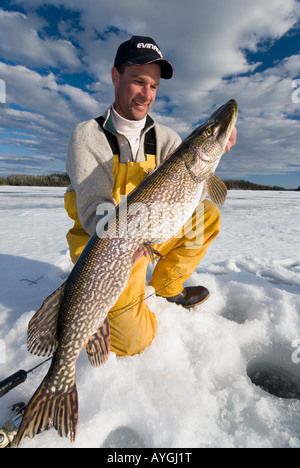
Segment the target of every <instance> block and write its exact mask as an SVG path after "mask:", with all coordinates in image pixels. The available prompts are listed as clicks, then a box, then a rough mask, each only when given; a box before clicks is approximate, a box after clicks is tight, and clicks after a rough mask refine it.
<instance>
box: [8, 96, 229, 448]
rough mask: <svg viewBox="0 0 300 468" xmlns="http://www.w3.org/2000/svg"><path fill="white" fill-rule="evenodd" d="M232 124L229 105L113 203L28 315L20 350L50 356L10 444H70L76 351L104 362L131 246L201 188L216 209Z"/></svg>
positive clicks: (144, 241) (162, 232) (170, 229)
mask: <svg viewBox="0 0 300 468" xmlns="http://www.w3.org/2000/svg"><path fill="white" fill-rule="evenodd" d="M236 118H237V104H236V102H235V101H234V100H230V101H228V102H227V103H226V104H224V105H223V106H222V107H220V108H219V109H218V110H217V111H215V112H214V113H213V114H212V115H211V117H210V118H209V119H208V120H207V121H206V122H205V123H204V124H202V125H201V126H199V127H198V128H197V129H196V130H195V131H194V132H193V133H192V134H191V135H190V136H189V137H188V138H187V139H186V140H185V141H184V142H183V143H182V144H181V145H180V146H179V147H178V149H177V150H176V151H175V152H174V153H173V154H172V155H171V156H170V157H169V158H168V159H167V160H165V161H164V162H163V163H162V164H161V165H160V166H159V167H158V168H156V169H155V170H154V171H153V172H152V173H151V174H150V175H149V176H148V177H147V178H146V179H145V180H144V181H143V182H142V183H141V184H140V185H139V186H138V187H137V188H136V189H135V190H134V191H133V192H131V194H130V195H129V196H128V197H127V200H126V205H124V203H123V204H122V203H121V204H120V205H118V206H117V207H116V208H115V210H114V211H112V212H111V214H110V215H109V216H108V218H106V219H105V220H104V221H102V222H100V223H99V224H98V227H97V233H95V234H94V235H93V236H92V237H91V239H90V240H89V242H88V243H87V245H86V247H85V249H84V251H83V252H82V254H81V255H80V257H79V259H78V261H77V263H76V264H75V265H74V268H73V270H72V271H71V273H70V275H69V277H68V279H67V280H66V282H65V283H64V284H63V285H62V286H61V287H60V288H59V289H58V290H57V291H55V292H54V293H53V294H52V295H51V296H49V297H48V298H47V299H46V300H45V301H44V303H43V304H42V307H41V308H40V309H39V310H38V312H37V313H36V314H35V315H34V316H33V318H32V319H31V321H30V323H29V327H28V349H29V351H30V352H32V353H33V354H38V355H43V356H45V355H51V354H52V353H53V358H52V362H51V366H50V368H49V371H48V373H47V375H46V377H45V378H44V380H43V381H42V383H41V384H40V386H39V388H38V389H37V390H36V392H35V394H34V395H33V397H32V398H31V400H30V402H29V403H28V406H27V409H26V412H25V414H24V416H23V419H22V422H21V425H20V428H19V431H18V434H17V437H16V444H17V445H18V444H19V443H20V442H21V440H22V439H23V438H24V437H26V436H28V437H34V436H35V435H36V434H37V433H39V432H42V431H45V430H47V429H49V428H51V427H53V426H54V427H55V428H56V429H57V430H58V432H59V434H60V435H61V436H66V437H68V438H69V439H70V440H71V441H74V440H75V436H76V430H77V423H78V400H77V390H76V383H75V363H76V360H77V357H78V355H79V353H80V350H81V349H82V347H83V346H85V347H86V350H87V352H88V356H89V359H90V361H91V364H92V365H95V366H97V365H100V364H101V363H103V362H105V360H106V359H107V357H108V354H109V343H110V341H109V325H108V319H107V314H108V312H109V310H110V309H111V308H112V307H113V306H114V304H115V303H116V301H117V299H118V297H119V296H120V294H121V292H122V291H123V289H124V287H125V285H126V283H127V280H128V277H129V275H130V272H131V268H132V261H133V256H134V253H135V252H136V251H137V249H138V248H139V246H141V245H145V246H146V247H147V248H148V250H149V252H150V253H151V254H152V252H151V244H153V243H154V242H155V243H161V242H164V241H165V240H167V239H169V238H170V237H171V236H172V235H175V234H176V233H177V232H178V230H180V228H181V227H182V226H183V225H184V223H185V222H186V221H187V220H188V219H189V218H190V217H191V215H192V213H193V212H194V210H195V208H196V207H197V205H198V203H199V200H200V197H201V193H202V191H203V184H205V185H206V188H207V191H208V194H209V196H210V198H211V199H212V200H213V201H215V202H216V203H217V204H221V205H222V204H223V203H224V201H225V198H226V194H227V190H226V186H225V184H224V183H223V182H222V181H221V180H220V179H218V178H217V177H216V176H215V175H214V171H215V169H216V167H217V165H218V163H219V161H220V158H221V156H222V154H223V152H224V149H225V145H226V143H227V141H228V139H229V136H230V134H231V131H232V129H233V127H234V125H235V122H236ZM158 204H159V209H158V210H157V206H158ZM172 204H175V205H174V206H177V207H178V204H180V205H181V207H183V210H182V212H181V214H182V213H183V214H184V215H183V216H177V215H176V210H175V214H174V210H173V212H172V210H169V214H170V213H171V215H170V216H158V215H157V213H159V212H160V210H161V207H163V206H170V205H172ZM125 207H126V209H125ZM144 208H145V210H146V211H144V216H143V220H144V222H143V223H139V224H140V225H139V227H138V229H137V225H136V214H137V209H142V211H143V209H144ZM145 213H146V215H145ZM172 213H173V214H172ZM157 223H159V224H160V228H159V229H158V230H157V229H156V228H157V226H156V224H157ZM161 223H163V227H164V229H161ZM125 231H126V233H125V234H127V235H125V236H124V232H125ZM132 233H133V234H132ZM157 233H159V235H158V234H157ZM157 236H158V237H159V238H157Z"/></svg>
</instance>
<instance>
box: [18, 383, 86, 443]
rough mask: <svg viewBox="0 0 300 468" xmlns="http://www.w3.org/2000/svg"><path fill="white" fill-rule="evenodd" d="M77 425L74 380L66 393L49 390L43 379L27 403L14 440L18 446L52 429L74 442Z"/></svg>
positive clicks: (76, 400) (76, 399) (76, 398)
mask: <svg viewBox="0 0 300 468" xmlns="http://www.w3.org/2000/svg"><path fill="white" fill-rule="evenodd" d="M77 424H78V397H77V390H76V384H75V380H74V383H73V385H72V386H71V387H70V388H69V389H68V390H67V391H66V392H55V391H53V392H52V391H51V389H49V385H48V384H47V385H46V383H45V379H44V380H43V382H42V383H41V385H40V386H39V388H38V389H37V391H36V392H35V394H34V395H33V397H32V398H31V400H30V401H29V403H28V405H27V408H26V411H25V413H24V415H23V417H22V421H21V424H20V427H19V429H18V432H17V436H16V439H15V445H16V446H18V445H19V444H20V442H21V441H22V440H23V439H24V438H25V437H29V438H32V437H34V436H35V435H36V434H39V433H40V432H43V431H47V430H48V429H51V427H54V428H55V429H57V431H58V433H59V435H60V436H61V437H67V438H69V439H70V441H71V442H74V441H75V437H76V431H77Z"/></svg>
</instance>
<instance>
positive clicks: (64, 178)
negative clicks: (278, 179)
mask: <svg viewBox="0 0 300 468" xmlns="http://www.w3.org/2000/svg"><path fill="white" fill-rule="evenodd" d="M69 183H70V179H69V177H68V175H67V174H66V173H64V174H51V175H25V174H12V175H9V176H7V177H0V185H27V186H42V187H67V186H68V185H69ZM224 183H225V185H226V187H227V189H228V190H287V189H285V188H284V187H279V186H277V185H274V186H270V185H259V184H253V183H252V182H248V181H247V180H242V179H229V180H224ZM294 190H296V191H298V192H299V191H300V186H299V187H298V188H297V189H294Z"/></svg>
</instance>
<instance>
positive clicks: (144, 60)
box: [128, 56, 174, 80]
mask: <svg viewBox="0 0 300 468" xmlns="http://www.w3.org/2000/svg"><path fill="white" fill-rule="evenodd" d="M128 62H129V63H132V64H134V65H148V64H149V63H156V62H157V64H158V65H159V66H160V68H161V78H163V79H165V80H169V79H170V78H172V76H173V74H174V70H173V65H172V64H171V62H169V61H168V60H166V59H164V58H158V59H153V57H151V58H150V57H147V56H144V57H139V58H136V59H134V60H128Z"/></svg>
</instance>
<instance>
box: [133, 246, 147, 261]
mask: <svg viewBox="0 0 300 468" xmlns="http://www.w3.org/2000/svg"><path fill="white" fill-rule="evenodd" d="M143 256H145V257H149V253H148V250H147V249H146V247H145V246H144V245H140V247H139V248H138V249H137V251H136V252H135V254H134V256H133V265H134V264H135V263H136V262H137V261H138V260H139V259H140V258H141V257H143Z"/></svg>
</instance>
